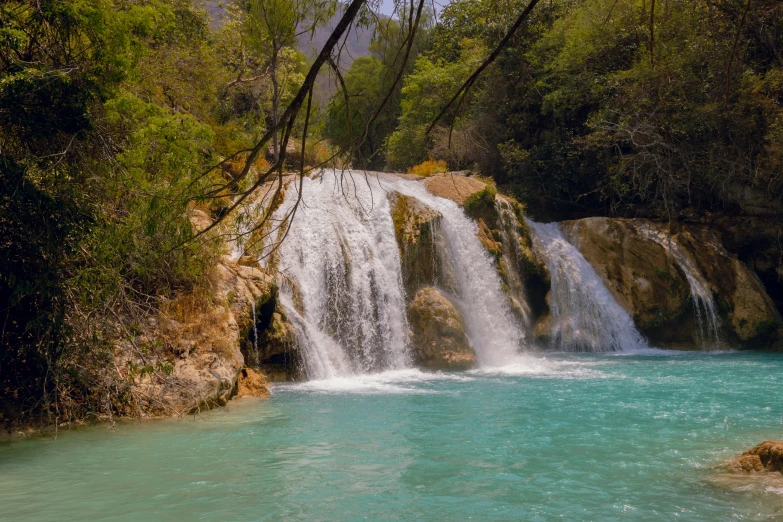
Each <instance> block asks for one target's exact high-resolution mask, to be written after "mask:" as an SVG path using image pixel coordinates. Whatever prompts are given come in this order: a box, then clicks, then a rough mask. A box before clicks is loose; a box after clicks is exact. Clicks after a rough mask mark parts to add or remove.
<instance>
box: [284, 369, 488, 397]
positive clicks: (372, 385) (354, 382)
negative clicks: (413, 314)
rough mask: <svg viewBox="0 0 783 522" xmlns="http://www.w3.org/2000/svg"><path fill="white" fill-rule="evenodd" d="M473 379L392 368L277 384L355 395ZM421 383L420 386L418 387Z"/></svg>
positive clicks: (419, 391)
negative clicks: (361, 373) (353, 374)
mask: <svg viewBox="0 0 783 522" xmlns="http://www.w3.org/2000/svg"><path fill="white" fill-rule="evenodd" d="M473 380H475V379H474V378H472V377H470V376H468V375H466V374H460V373H445V372H423V371H420V370H416V369H406V370H391V371H387V372H381V373H370V374H364V375H356V376H352V377H335V378H332V379H316V380H312V381H306V382H301V383H296V384H281V385H277V386H275V389H277V390H278V391H304V392H316V393H341V394H343V393H355V394H381V395H383V394H428V393H439V392H437V391H434V390H431V389H428V388H423V387H420V386H421V385H426V384H428V383H433V382H438V381H453V382H469V381H473ZM417 385H418V386H417Z"/></svg>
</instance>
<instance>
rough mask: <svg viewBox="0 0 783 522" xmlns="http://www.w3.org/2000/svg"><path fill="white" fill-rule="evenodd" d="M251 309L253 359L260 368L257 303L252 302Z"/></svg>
mask: <svg viewBox="0 0 783 522" xmlns="http://www.w3.org/2000/svg"><path fill="white" fill-rule="evenodd" d="M250 308H251V310H252V311H253V358H254V360H255V363H256V366H258V362H259V358H258V327H257V326H256V322H257V320H256V303H255V301H250Z"/></svg>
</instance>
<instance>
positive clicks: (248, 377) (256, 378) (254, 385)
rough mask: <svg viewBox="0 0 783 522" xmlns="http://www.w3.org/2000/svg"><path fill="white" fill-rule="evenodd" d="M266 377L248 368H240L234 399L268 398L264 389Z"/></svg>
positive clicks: (265, 388) (267, 389)
mask: <svg viewBox="0 0 783 522" xmlns="http://www.w3.org/2000/svg"><path fill="white" fill-rule="evenodd" d="M266 384H267V382H266V377H264V374H263V373H261V372H257V371H256V370H254V369H252V368H248V367H244V368H242V370H240V372H239V377H238V378H237V393H236V395H235V397H262V398H267V397H269V388H267V387H266Z"/></svg>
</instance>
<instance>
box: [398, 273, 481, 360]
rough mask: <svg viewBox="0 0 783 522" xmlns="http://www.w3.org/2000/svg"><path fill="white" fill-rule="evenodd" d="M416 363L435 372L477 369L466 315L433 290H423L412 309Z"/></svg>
mask: <svg viewBox="0 0 783 522" xmlns="http://www.w3.org/2000/svg"><path fill="white" fill-rule="evenodd" d="M408 315H409V317H410V323H411V327H412V329H413V343H412V344H413V349H414V354H415V358H416V363H417V364H418V365H420V366H422V367H424V368H429V369H434V370H467V369H470V368H472V367H473V366H475V364H476V354H475V353H474V351H473V348H472V347H471V346H470V342H469V341H468V337H467V335H465V326H464V323H463V321H462V316H461V315H460V314H459V312H458V311H457V309H456V308H455V307H454V305H453V304H452V303H451V302H450V301H449V300H448V299H446V297H445V296H443V294H442V293H441V292H440V291H439V290H437V289H436V288H433V287H426V288H422V289H421V290H419V291H418V292H417V293H416V297H415V298H414V299H413V302H412V303H411V304H410V306H409V308H408Z"/></svg>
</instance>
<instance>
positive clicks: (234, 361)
mask: <svg viewBox="0 0 783 522" xmlns="http://www.w3.org/2000/svg"><path fill="white" fill-rule="evenodd" d="M210 278H211V285H212V292H211V295H210V296H209V298H208V299H207V298H203V297H200V296H199V295H193V294H186V295H182V296H180V297H178V298H177V299H175V300H173V301H171V302H168V303H164V305H163V306H162V307H161V313H160V314H161V315H160V317H158V318H156V319H155V320H154V321H150V322H149V324H150V331H148V332H146V333H145V334H144V335H142V336H140V337H138V338H137V339H135V340H134V342H133V343H127V342H123V343H119V345H118V352H119V353H118V359H119V361H120V362H121V364H122V367H123V368H125V367H128V368H130V369H131V370H129V371H130V372H131V373H130V375H129V377H130V378H131V379H130V380H131V381H132V385H131V388H132V393H133V394H134V395H135V396H136V397H138V398H139V400H140V402H141V404H140V406H141V408H142V410H143V413H144V414H145V415H152V416H155V415H171V414H180V415H181V414H185V413H190V412H195V411H199V410H202V409H208V408H211V407H213V406H222V405H225V404H226V402H227V401H228V400H229V398H230V397H231V394H232V392H233V391H234V390H235V389H236V386H237V378H238V376H239V374H240V370H241V369H242V368H243V366H244V364H245V360H244V359H245V358H244V356H243V354H242V351H241V344H242V341H243V338H244V336H245V335H246V334H245V332H247V331H248V329H249V328H250V327H251V326H252V318H251V317H252V312H251V310H252V306H253V304H254V303H262V302H266V301H269V300H270V299H271V298H272V296H274V295H275V292H276V287H275V285H274V283H273V281H272V278H271V277H270V276H269V275H268V274H266V273H264V272H263V271H262V270H261V269H260V268H253V267H246V266H240V265H237V264H234V263H232V262H230V261H229V260H228V259H225V260H223V261H221V262H219V263H218V264H217V265H216V266H215V268H214V269H213V271H212V272H211V274H210ZM140 346H147V347H148V348H146V349H145V350H141V349H139V347H140ZM145 352H146V355H145ZM134 368H135V369H139V370H138V371H136V370H134ZM142 370H143V371H142Z"/></svg>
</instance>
